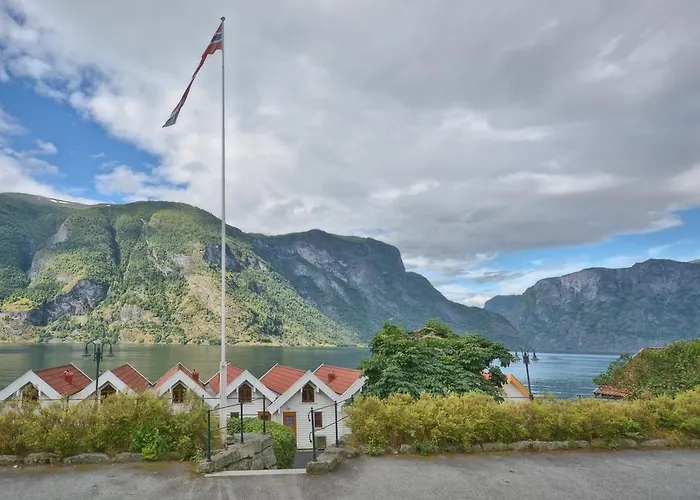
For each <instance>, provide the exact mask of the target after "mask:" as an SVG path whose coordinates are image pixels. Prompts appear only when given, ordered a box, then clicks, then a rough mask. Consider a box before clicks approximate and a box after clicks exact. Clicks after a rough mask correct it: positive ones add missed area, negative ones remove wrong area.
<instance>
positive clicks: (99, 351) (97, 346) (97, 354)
mask: <svg viewBox="0 0 700 500" xmlns="http://www.w3.org/2000/svg"><path fill="white" fill-rule="evenodd" d="M90 344H92V359H94V360H95V362H96V363H97V368H96V369H95V401H99V400H100V384H99V382H100V361H102V356H103V354H104V350H105V345H109V352H108V353H107V357H109V358H111V357H114V353H113V352H112V342H111V341H109V340H107V339H103V340H102V341H101V342H96V341H94V340H90V341H88V342H86V343H85V352H84V353H83V357H84V358H89V357H90V351H89V349H88V347H89V346H90Z"/></svg>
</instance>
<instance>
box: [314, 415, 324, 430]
mask: <svg viewBox="0 0 700 500" xmlns="http://www.w3.org/2000/svg"><path fill="white" fill-rule="evenodd" d="M322 427H323V412H320V411H315V412H314V428H315V429H320V428H322Z"/></svg>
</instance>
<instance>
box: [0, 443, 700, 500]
mask: <svg viewBox="0 0 700 500" xmlns="http://www.w3.org/2000/svg"><path fill="white" fill-rule="evenodd" d="M128 498H137V499H139V500H141V499H149V500H151V499H153V500H156V499H167V500H195V499H197V500H201V499H203V498H213V499H217V500H223V499H230V500H266V499H275V500H334V499H338V500H384V499H386V500H413V499H421V500H423V499H431V500H434V499H450V500H453V499H484V500H486V499H488V500H494V499H498V500H503V499H517V500H568V499H586V500H589V499H594V500H607V499H616V500H619V499H634V500H665V499H669V500H699V499H700V451H636V450H630V451H620V452H576V453H574V452H561V453H512V454H483V455H461V456H460V455H458V456H447V457H442V456H440V457H430V458H416V457H410V458H407V457H382V458H367V457H363V458H358V459H354V460H348V461H346V462H345V463H344V464H343V466H342V467H341V469H340V470H339V471H338V472H336V473H334V474H330V475H325V476H307V475H299V476H261V477H225V478H205V477H202V476H197V475H194V474H193V473H192V472H191V470H190V468H189V467H188V466H187V465H185V464H139V465H122V464H115V465H99V466H75V467H65V466H49V467H40V468H25V469H0V499H3V500H4V499H7V500H10V499H12V500H63V499H70V500H82V499H86V500H87V499H90V500H123V499H128Z"/></svg>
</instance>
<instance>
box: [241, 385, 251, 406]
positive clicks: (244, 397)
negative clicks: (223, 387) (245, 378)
mask: <svg viewBox="0 0 700 500" xmlns="http://www.w3.org/2000/svg"><path fill="white" fill-rule="evenodd" d="M252 400H253V390H252V389H251V388H250V386H249V385H248V384H243V385H242V386H240V387H239V388H238V402H239V403H250V402H251V401H252Z"/></svg>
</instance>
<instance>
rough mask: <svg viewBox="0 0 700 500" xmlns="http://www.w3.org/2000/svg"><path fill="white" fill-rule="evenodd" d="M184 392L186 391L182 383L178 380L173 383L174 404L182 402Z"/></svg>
mask: <svg viewBox="0 0 700 500" xmlns="http://www.w3.org/2000/svg"><path fill="white" fill-rule="evenodd" d="M186 392H187V388H186V387H185V386H184V385H182V384H181V383H180V382H178V383H177V384H175V387H173V403H176V404H179V403H184V402H185V393H186Z"/></svg>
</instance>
